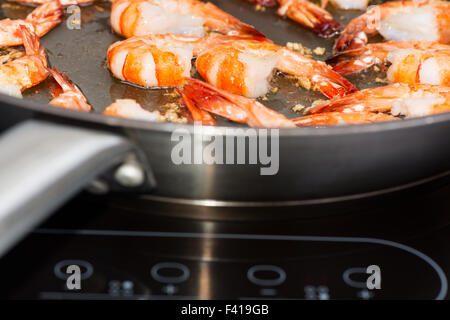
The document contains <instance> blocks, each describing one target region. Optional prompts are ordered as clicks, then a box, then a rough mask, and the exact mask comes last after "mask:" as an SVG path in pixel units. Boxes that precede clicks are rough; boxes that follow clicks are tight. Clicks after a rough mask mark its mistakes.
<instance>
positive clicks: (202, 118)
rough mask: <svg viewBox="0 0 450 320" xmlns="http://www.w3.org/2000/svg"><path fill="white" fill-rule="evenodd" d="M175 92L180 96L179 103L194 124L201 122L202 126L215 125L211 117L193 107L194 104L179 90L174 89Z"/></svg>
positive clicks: (206, 112)
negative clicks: (183, 106) (188, 113)
mask: <svg viewBox="0 0 450 320" xmlns="http://www.w3.org/2000/svg"><path fill="white" fill-rule="evenodd" d="M175 90H176V91H177V92H178V93H179V94H180V95H181V102H182V104H184V105H185V106H186V107H187V108H188V110H189V112H190V114H191V116H192V119H193V120H194V121H195V122H201V123H202V124H203V125H208V126H214V125H216V120H214V118H213V117H212V115H211V114H210V113H209V112H208V111H205V110H202V109H199V108H197V107H196V106H195V104H194V102H193V101H192V100H191V99H190V98H189V97H188V96H187V95H186V94H185V93H184V92H183V91H181V90H179V89H178V88H175Z"/></svg>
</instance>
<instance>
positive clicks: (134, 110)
mask: <svg viewBox="0 0 450 320" xmlns="http://www.w3.org/2000/svg"><path fill="white" fill-rule="evenodd" d="M103 114H104V115H107V116H113V117H119V118H128V119H136V120H146V121H158V120H159V119H160V117H161V114H160V113H159V111H148V110H145V109H144V108H142V107H141V105H140V104H139V103H137V102H136V101H135V100H133V99H118V100H116V101H115V102H114V103H113V104H111V105H109V106H108V107H107V108H106V109H105V111H103Z"/></svg>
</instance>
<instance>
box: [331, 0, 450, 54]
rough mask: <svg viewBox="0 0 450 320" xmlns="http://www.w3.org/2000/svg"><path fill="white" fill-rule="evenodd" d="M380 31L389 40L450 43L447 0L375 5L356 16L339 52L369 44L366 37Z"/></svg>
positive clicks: (338, 42) (344, 35) (449, 15)
mask: <svg viewBox="0 0 450 320" xmlns="http://www.w3.org/2000/svg"><path fill="white" fill-rule="evenodd" d="M377 33H379V34H381V35H382V36H383V37H384V38H386V39H387V40H395V41H398V40H424V41H425V40H427V41H437V42H440V43H444V44H450V3H449V2H448V1H437V0H436V1H433V0H421V1H417V0H415V1H406V0H405V1H391V2H386V3H383V4H380V5H378V6H374V7H372V8H371V9H370V10H368V11H367V12H366V13H365V14H363V15H361V16H359V17H357V18H355V19H353V20H352V21H350V23H349V24H348V25H347V26H346V27H345V29H344V31H342V33H341V35H340V37H339V39H338V40H337V42H336V45H335V48H336V49H337V50H338V51H342V50H345V49H354V48H357V47H361V46H363V45H365V44H366V43H367V36H373V35H375V34H377Z"/></svg>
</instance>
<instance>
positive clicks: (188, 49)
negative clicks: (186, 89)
mask: <svg viewBox="0 0 450 320" xmlns="http://www.w3.org/2000/svg"><path fill="white" fill-rule="evenodd" d="M240 38H241V37H240V36H239V37H238V36H219V37H205V38H202V37H195V36H183V35H176V34H158V35H156V34H155V35H147V36H141V37H132V38H129V39H127V40H124V41H119V42H116V43H114V44H112V45H111V46H110V47H109V49H108V55H107V56H108V66H109V69H110V70H111V72H112V73H113V75H114V76H115V77H117V78H119V79H121V80H124V81H128V82H131V83H135V84H138V85H141V86H143V87H169V86H179V85H183V83H184V78H185V77H189V76H190V73H191V67H192V64H191V60H192V57H193V56H197V55H198V54H200V53H201V52H202V51H203V50H205V49H206V48H208V47H211V46H214V45H216V44H218V43H221V42H229V41H232V40H236V39H240Z"/></svg>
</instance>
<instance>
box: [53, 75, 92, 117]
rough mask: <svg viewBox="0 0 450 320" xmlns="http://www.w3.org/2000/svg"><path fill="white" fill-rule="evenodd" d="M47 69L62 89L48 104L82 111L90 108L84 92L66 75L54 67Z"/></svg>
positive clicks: (87, 110)
mask: <svg viewBox="0 0 450 320" xmlns="http://www.w3.org/2000/svg"><path fill="white" fill-rule="evenodd" d="M47 70H48V72H50V74H51V75H52V77H53V79H55V80H56V82H57V83H58V84H59V85H60V87H61V89H62V91H63V92H62V93H61V94H59V95H58V96H56V97H55V98H53V100H52V101H50V102H49V104H50V105H53V106H56V107H60V108H65V109H71V110H78V111H84V112H89V111H91V110H92V106H91V105H90V104H89V103H88V101H87V99H86V97H85V96H84V94H83V93H82V92H81V90H80V89H79V88H78V87H77V86H76V85H75V84H74V83H73V82H72V81H71V80H70V79H69V78H68V77H67V76H65V75H64V74H63V73H61V72H60V71H59V70H58V69H56V68H53V69H49V68H47Z"/></svg>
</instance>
